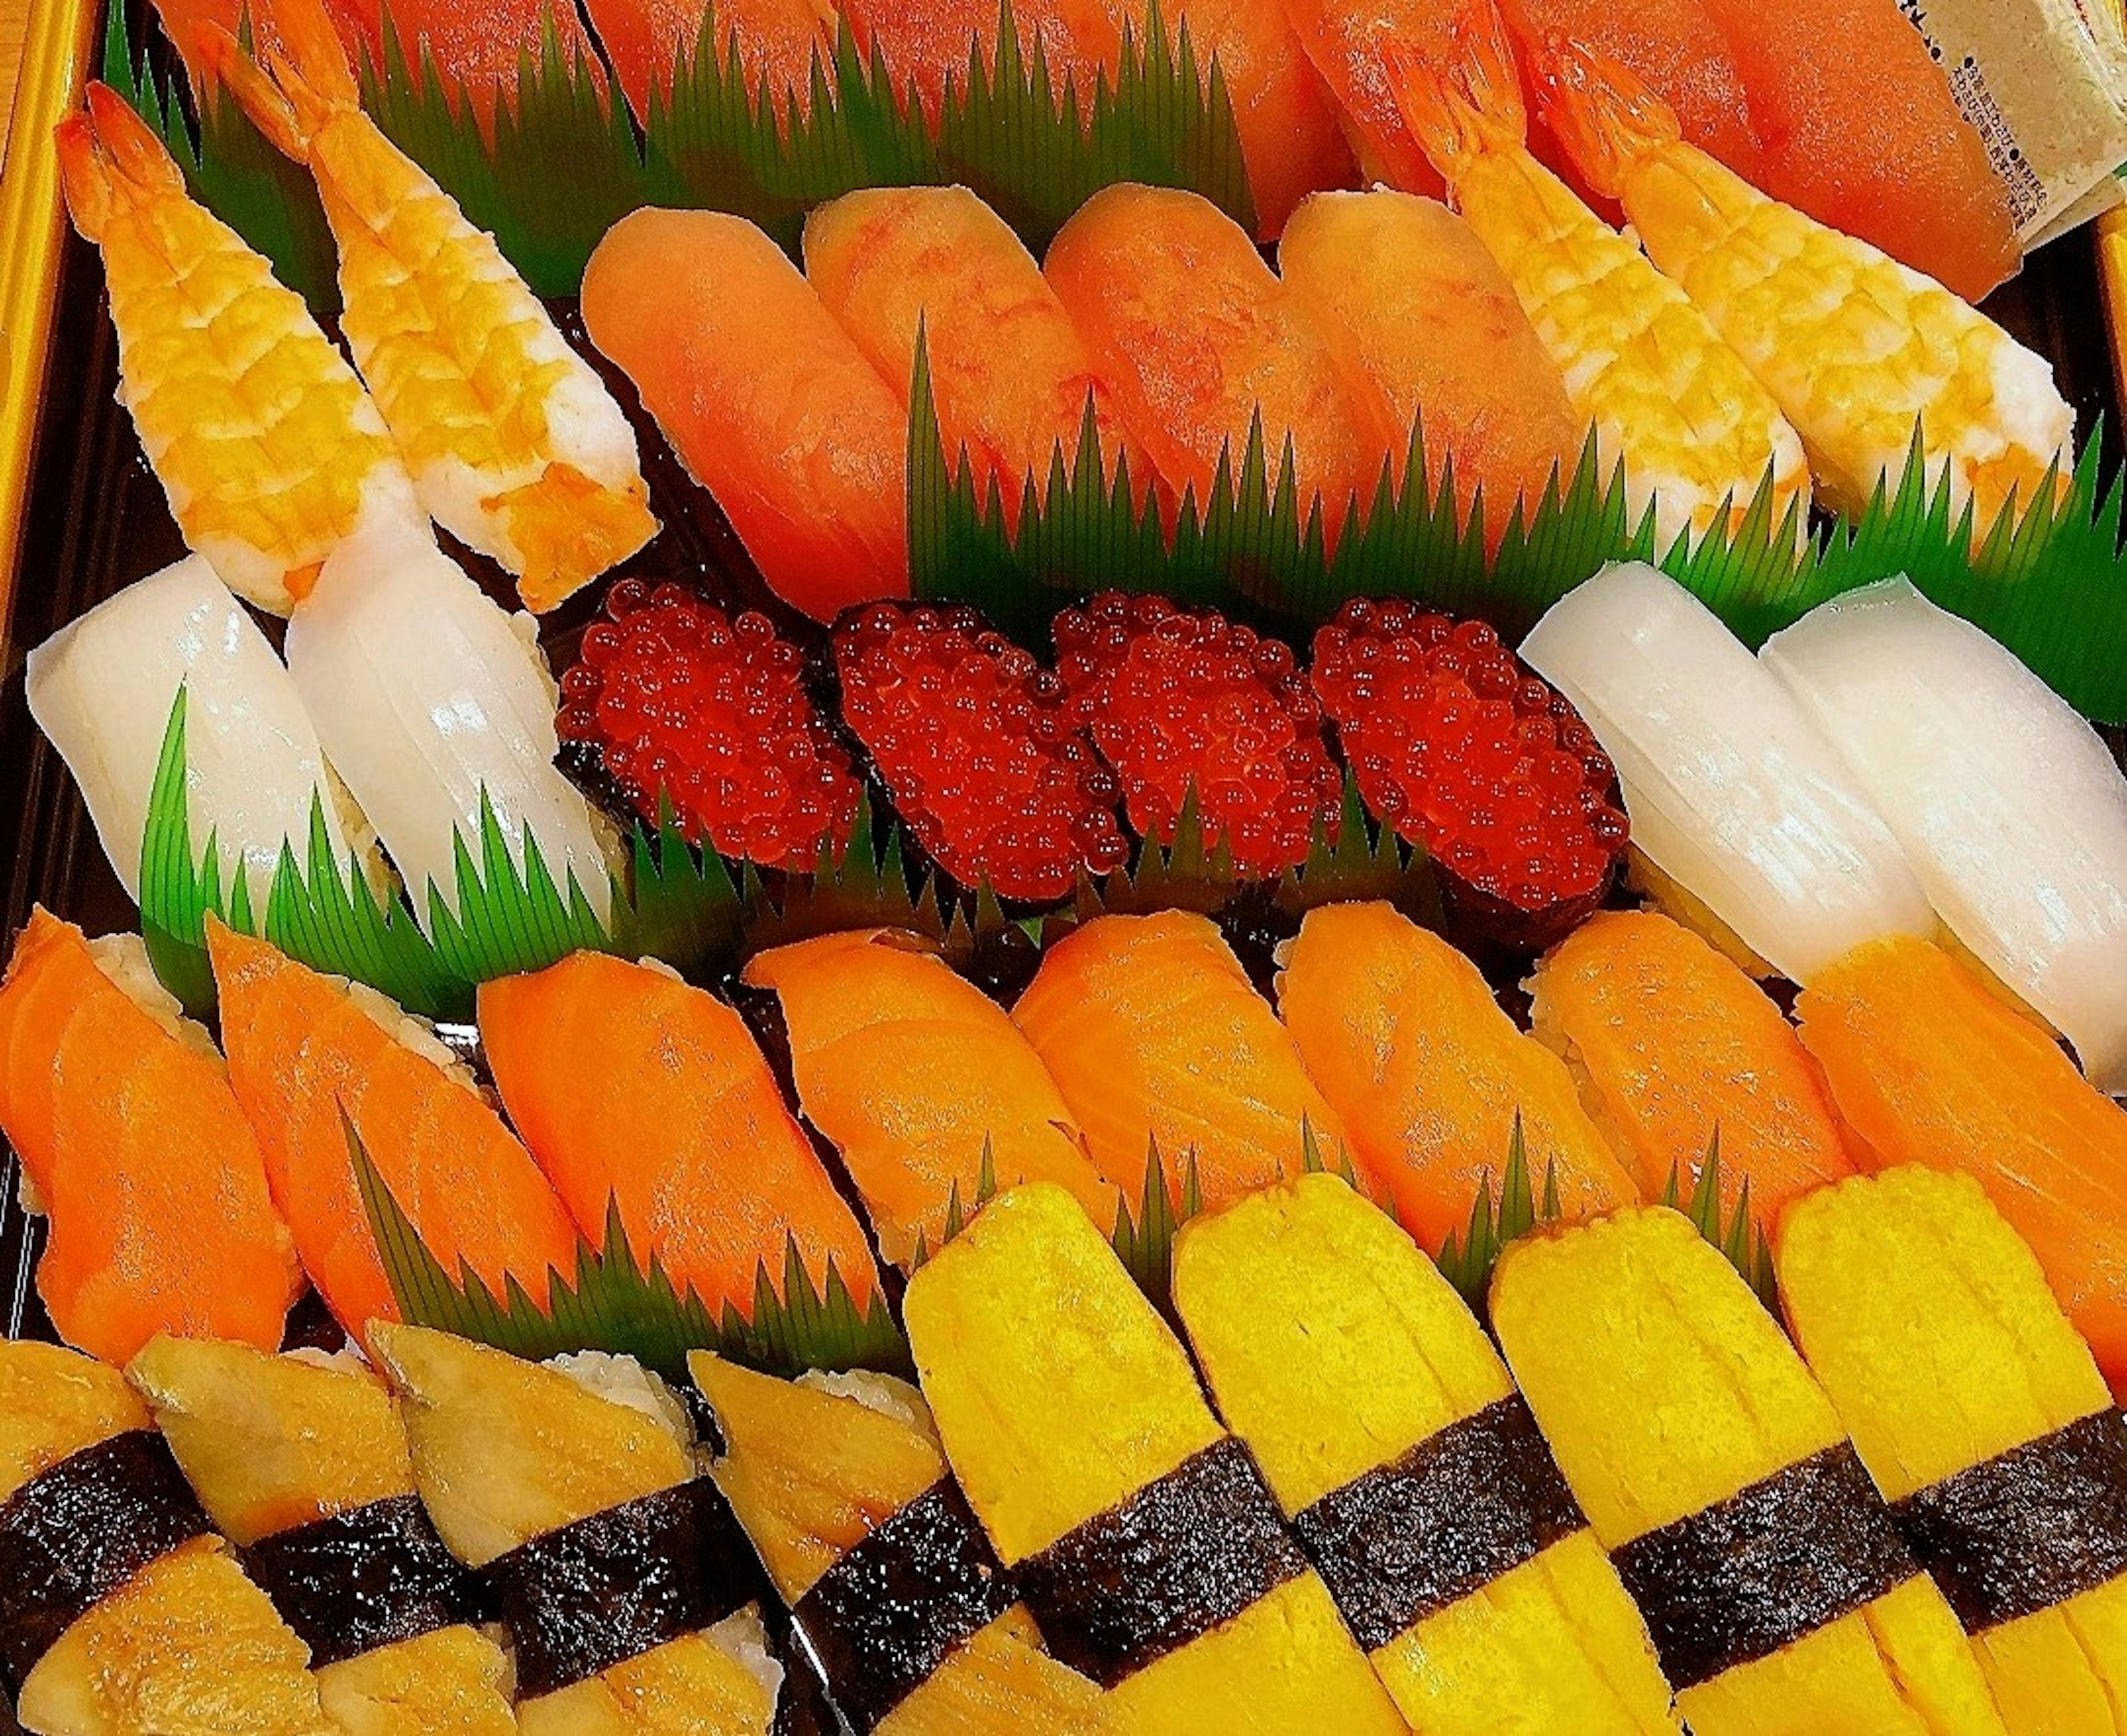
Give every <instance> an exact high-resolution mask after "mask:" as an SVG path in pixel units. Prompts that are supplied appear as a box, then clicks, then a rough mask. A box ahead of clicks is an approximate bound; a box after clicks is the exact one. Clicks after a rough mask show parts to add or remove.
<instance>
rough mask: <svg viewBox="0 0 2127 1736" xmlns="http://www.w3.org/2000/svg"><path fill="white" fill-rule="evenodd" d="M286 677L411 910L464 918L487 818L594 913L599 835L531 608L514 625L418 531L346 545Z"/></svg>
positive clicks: (609, 888) (428, 919) (525, 864)
mask: <svg viewBox="0 0 2127 1736" xmlns="http://www.w3.org/2000/svg"><path fill="white" fill-rule="evenodd" d="M287 652H288V672H289V674H291V675H292V676H293V677H294V678H295V682H296V691H297V692H298V693H301V695H302V698H303V704H304V707H305V709H306V710H307V711H308V712H309V713H310V718H311V721H313V722H315V724H316V726H317V731H318V739H319V740H320V741H321V742H322V743H323V744H324V750H325V756H326V758H327V759H329V761H330V762H331V764H332V767H333V769H334V771H335V772H337V773H339V775H340V776H341V777H343V778H345V779H346V780H347V786H348V789H349V791H351V792H353V797H354V799H355V801H356V802H358V803H359V804H360V805H361V807H362V812H363V813H364V814H366V815H367V816H368V817H369V820H370V821H371V823H372V825H375V826H376V828H377V835H378V836H379V837H380V838H381V839H382V840H383V842H384V848H385V849H386V851H387V852H388V853H389V854H390V855H391V863H392V866H393V867H395V868H397V869H398V871H399V874H400V878H401V879H403V880H404V881H405V883H406V891H407V893H408V896H410V899H411V901H412V903H413V906H414V912H415V918H416V920H419V922H420V924H421V925H422V926H423V927H424V929H431V930H433V925H434V923H435V919H436V914H437V911H438V907H440V908H442V909H443V910H447V911H451V912H452V913H453V914H461V915H462V910H461V906H460V903H459V896H458V894H459V884H458V880H459V864H460V860H461V858H463V859H465V860H466V861H467V862H468V863H470V864H471V867H472V868H473V871H474V872H476V873H478V872H481V863H483V862H484V861H485V860H486V852H485V849H484V847H483V843H482V837H483V833H484V830H485V829H486V825H487V823H488V822H489V821H490V818H491V819H492V821H493V824H494V825H495V827H496V828H497V829H498V830H500V833H501V835H502V840H503V843H504V845H505V849H507V850H508V852H509V857H510V860H511V862H512V863H513V864H514V866H515V868H517V870H518V872H519V873H522V874H527V875H528V874H529V873H530V872H531V869H530V855H529V852H530V850H531V849H532V847H533V845H535V844H536V845H537V846H538V852H539V858H540V860H541V862H542V863H543V864H544V866H545V868H546V871H547V876H548V877H549V878H550V879H551V880H552V883H553V885H554V887H555V888H556V889H557V891H558V892H560V894H561V897H562V899H563V901H565V902H566V903H569V904H571V905H574V904H576V902H578V901H580V902H581V903H582V904H583V905H584V906H585V907H587V908H588V909H589V910H590V912H591V913H592V915H595V916H596V917H597V918H598V919H599V920H600V921H604V920H606V919H607V917H608V916H609V915H610V913H611V911H612V906H613V868H612V866H611V863H609V859H608V856H607V846H608V843H609V839H608V836H607V835H606V834H604V832H602V831H601V830H600V829H599V825H598V824H597V822H596V821H595V820H594V818H593V816H592V813H591V810H590V804H589V803H588V802H585V799H584V797H583V795H582V793H581V792H580V791H579V790H578V789H577V788H576V786H575V785H574V784H572V783H570V782H569V780H568V779H567V778H566V777H564V776H563V775H562V774H561V772H560V771H559V770H558V769H557V768H556V766H555V764H554V756H555V755H556V754H557V752H558V751H559V750H560V748H561V741H560V739H559V737H558V736H557V733H556V731H555V726H554V713H555V707H556V702H557V692H556V689H555V687H554V684H553V681H552V678H551V677H550V676H549V675H548V674H547V666H546V664H545V662H544V661H543V660H542V657H541V655H540V653H539V650H538V645H537V642H536V639H535V638H534V636H533V633H532V631H531V626H530V622H529V620H528V617H517V618H516V619H514V620H513V619H512V617H509V615H507V614H505V613H503V611H502V609H501V608H500V607H499V606H498V605H497V604H495V603H493V602H491V601H490V599H489V598H488V596H487V594H486V593H485V592H484V591H482V590H481V588H480V587H479V586H478V585H476V584H474V583H473V582H472V580H471V579H469V578H467V576H466V575H465V573H464V572H463V571H462V570H460V569H459V568H458V567H457V565H455V564H454V563H453V562H452V561H451V560H450V559H449V558H448V556H445V555H444V554H443V552H442V551H440V550H439V549H438V548H437V547H436V546H435V545H434V544H433V542H429V541H428V540H427V538H426V537H422V538H421V539H419V540H418V541H417V540H414V539H410V538H405V537H398V536H376V537H362V538H361V539H358V540H355V541H351V542H346V543H343V544H342V545H341V546H340V547H339V549H338V550H336V551H334V555H333V556H332V558H331V559H330V560H329V561H327V562H326V563H325V570H324V573H323V574H322V575H320V577H319V579H318V583H317V588H316V589H315V590H314V591H313V592H312V593H311V595H310V600H309V601H308V602H307V603H306V604H305V606H304V608H303V609H302V611H301V613H300V615H299V616H298V617H297V618H296V620H295V621H293V622H291V623H290V625H289V627H288V639H287Z"/></svg>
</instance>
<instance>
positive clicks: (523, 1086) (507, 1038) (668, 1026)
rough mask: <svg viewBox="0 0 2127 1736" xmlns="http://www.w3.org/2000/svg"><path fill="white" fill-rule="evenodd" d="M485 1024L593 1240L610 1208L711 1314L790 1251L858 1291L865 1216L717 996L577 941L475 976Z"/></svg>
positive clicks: (512, 1091) (776, 1268) (779, 1270)
mask: <svg viewBox="0 0 2127 1736" xmlns="http://www.w3.org/2000/svg"><path fill="white" fill-rule="evenodd" d="M480 1028H481V1039H482V1041H483V1043H484V1044H485V1046H486V1051H487V1060H488V1065H489V1066H490V1067H491V1068H493V1070H494V1072H495V1086H496V1089H497V1090H500V1093H501V1094H502V1101H503V1104H504V1105H505V1107H506V1108H507V1109H509V1119H510V1120H511V1122H512V1123H514V1125H515V1127H516V1128H517V1130H518V1132H519V1133H521V1134H522V1135H523V1138H524V1142H525V1143H526V1144H527V1145H528V1146H529V1147H531V1149H532V1152H533V1156H534V1157H537V1158H538V1161H539V1163H540V1165H541V1166H542V1168H543V1169H544V1170H545V1171H546V1172H547V1175H548V1176H549V1177H550V1178H551V1179H552V1181H553V1184H554V1186H555V1187H556V1189H557V1190H558V1191H559V1192H560V1194H561V1199H562V1200H563V1201H564V1202H565V1203H566V1205H567V1207H568V1209H569V1212H570V1213H571V1216H572V1217H573V1218H575V1219H576V1225H577V1227H578V1228H579V1229H580V1230H581V1231H582V1232H583V1233H584V1235H585V1237H586V1238H588V1239H589V1240H590V1241H591V1242H593V1243H595V1244H602V1243H603V1242H604V1239H605V1233H606V1228H607V1222H608V1218H609V1214H610V1213H613V1212H614V1211H616V1210H617V1211H618V1213H619V1214H620V1223H621V1227H622V1228H623V1230H624V1231H625V1232H627V1235H628V1242H629V1245H630V1246H632V1248H633V1250H634V1251H635V1253H636V1256H637V1258H638V1259H640V1260H642V1261H643V1262H644V1264H645V1265H647V1263H648V1261H649V1260H650V1258H651V1256H655V1257H656V1260H657V1261H658V1263H659V1264H660V1265H661V1266H662V1267H663V1269H664V1271H665V1275H666V1277H668V1278H669V1279H670V1280H672V1283H673V1284H674V1285H675V1286H676V1287H677V1288H679V1289H680V1290H681V1291H682V1292H683V1293H684V1292H685V1291H686V1290H689V1289H692V1290H693V1291H694V1293H695V1294H697V1295H698V1296H699V1297H700V1298H702V1300H703V1302H705V1303H708V1306H709V1308H711V1310H712V1311H713V1312H715V1313H721V1312H722V1309H723V1308H725V1307H726V1306H727V1305H728V1306H730V1307H732V1308H737V1311H738V1313H740V1314H741V1316H742V1317H746V1318H749V1319H750V1318H751V1317H752V1313H753V1308H754V1298H755V1297H756V1294H757V1289H758V1286H759V1284H760V1282H761V1281H762V1280H763V1279H764V1278H765V1280H766V1281H767V1283H768V1284H769V1286H770V1288H771V1289H773V1290H774V1291H775V1293H776V1294H778V1295H781V1294H783V1289H784V1279H785V1271H784V1265H785V1257H786V1255H787V1254H788V1252H789V1251H790V1250H791V1249H792V1248H795V1250H796V1251H797V1253H798V1256H799V1258H800V1259H802V1260H803V1262H804V1265H805V1270H806V1272H807V1273H808V1275H809V1276H810V1278H811V1280H812V1283H813V1284H815V1285H817V1286H818V1287H820V1289H822V1293H823V1294H824V1292H825V1290H826V1288H827V1284H829V1283H830V1281H831V1279H832V1278H833V1276H834V1275H836V1274H839V1275H840V1277H841V1283H842V1284H844V1285H846V1287H847V1288H848V1290H849V1294H850V1299H851V1300H852V1301H853V1302H855V1304H856V1306H857V1308H858V1309H859V1311H860V1312H861V1311H862V1310H863V1309H864V1308H865V1307H866V1306H867V1305H868V1304H869V1303H870V1301H871V1299H872V1298H873V1296H874V1294H875V1292H876V1291H877V1289H878V1287H879V1271H878V1267H877V1265H876V1264H875V1263H874V1260H873V1258H872V1253H871V1249H870V1246H869V1244H868V1243H867V1242H865V1235H864V1229H863V1227H862V1226H861V1225H860V1223H858V1222H857V1220H856V1216H855V1213H853V1212H851V1211H850V1209H849V1207H848V1205H847V1204H845V1203H844V1201H843V1199H842V1198H841V1195H840V1194H837V1193H836V1191H835V1185H834V1183H833V1181H832V1180H831V1179H830V1178H829V1177H828V1175H827V1171H826V1170H824V1169H823V1168H822V1167H821V1165H820V1160H819V1157H817V1154H815V1152H813V1150H812V1144H811V1142H809V1141H808V1139H807V1138H806V1137H805V1133H804V1130H803V1128H800V1127H799V1126H798V1123H796V1122H795V1121H794V1120H793V1119H791V1114H790V1111H789V1109H786V1108H785V1107H784V1103H783V1095H782V1092H781V1091H780V1090H779V1088H778V1087H777V1085H776V1082H775V1075H774V1073H772V1072H771V1071H770V1069H769V1065H768V1061H767V1057H765V1056H764V1055H763V1054H762V1053H761V1052H760V1046H759V1045H758V1044H757V1043H755V1041H754V1040H753V1034H752V1033H751V1031H749V1030H748V1029H746V1021H745V1020H744V1019H741V1017H740V1016H739V1015H738V1014H737V1012H735V1011H733V1010H732V1008H731V1007H729V1006H727V1005H725V1004H724V1003H723V1002H722V1001H721V1000H718V999H717V997H716V996H713V995H712V994H710V993H709V992H708V991H707V990H704V989H698V988H692V987H689V986H688V985H687V984H685V983H684V982H680V979H679V978H678V977H677V976H676V975H674V974H672V973H670V972H668V971H667V970H666V969H665V968H664V967H661V966H653V965H651V964H647V963H645V964H634V963H629V962H628V961H627V960H625V959H620V958H608V957H606V956H605V955H604V954H603V953H576V954H575V955H574V956H573V957H571V958H565V959H563V960H562V961H561V963H559V964H557V965H553V966H551V967H548V968H547V969H546V970H543V971H540V972H536V973H535V974H533V975H530V976H523V977H500V978H498V979H497V980H495V981H494V982H488V983H484V984H482V985H481V991H480Z"/></svg>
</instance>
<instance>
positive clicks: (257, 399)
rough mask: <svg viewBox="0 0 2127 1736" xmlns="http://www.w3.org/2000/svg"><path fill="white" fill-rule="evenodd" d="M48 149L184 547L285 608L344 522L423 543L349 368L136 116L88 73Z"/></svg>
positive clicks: (347, 527) (252, 595)
mask: <svg viewBox="0 0 2127 1736" xmlns="http://www.w3.org/2000/svg"><path fill="white" fill-rule="evenodd" d="M58 149H59V168H60V171H61V174H62V177H63V178H64V184H65V187H66V196H67V206H68V209H69V210H70V211H71V212H72V213H73V221H74V226H75V227H76V228H77V229H79V230H80V231H81V232H82V234H83V235H84V236H86V237H87V238H88V239H90V240H91V241H93V242H95V243H96V244H97V247H98V248H100V249H101V250H102V255H103V273H104V281H105V282H106V283H107V286H109V291H110V302H111V324H113V325H114V326H116V328H117V330H118V374H119V380H120V383H121V391H122V394H123V396H124V399H125V401H126V408H127V409H128V410H129V411H130V412H131V414H132V417H133V425H134V427H135V428H136V429H137V430H138V431H139V433H140V443H141V445H142V446H143V447H145V448H146V450H147V454H148V461H149V465H150V466H153V468H154V472H155V475H156V476H157V478H158V479H159V480H160V481H161V483H162V485H163V492H164V493H165V494H168V496H169V501H170V511H171V512H172V513H173V515H175V517H176V518H177V521H178V528H179V529H180V530H182V532H184V535H185V542H187V545H189V546H190V547H191V548H192V552H193V553H195V554H197V555H200V556H204V557H205V558H206V561H208V563H209V564H210V565H212V566H213V568H214V570H215V571H216V573H217V574H218V575H220V578H221V580H222V582H223V583H224V584H226V585H228V586H229V588H230V589H231V590H233V591H234V592H235V593H236V594H238V595H239V596H240V597H243V598H245V600H247V601H248V602H251V603H256V604H257V605H258V607H259V608H263V609H266V610H268V611H270V612H271V613H274V614H277V615H285V614H287V613H288V612H289V611H290V610H291V609H292V608H295V606H296V604H297V603H300V602H301V601H302V600H303V598H306V597H307V596H308V595H309V594H310V589H311V587H312V586H313V585H315V584H316V583H317V580H318V575H319V571H320V568H321V567H322V566H323V565H324V561H325V557H326V556H329V554H331V553H332V551H334V549H335V548H336V547H338V546H339V544H340V543H341V542H343V541H344V540H345V539H346V538H348V537H351V536H353V534H354V533H355V532H356V531H358V530H362V529H371V528H377V527H394V528H396V529H397V530H399V531H400V532H402V533H404V534H405V535H406V536H408V537H415V538H425V537H427V536H428V535H429V525H428V514H427V513H424V511H422V509H421V506H420V504H419V501H418V500H417V499H415V492H414V483H413V479H412V478H411V477H410V476H409V475H407V473H406V467H405V465H404V464H403V463H402V462H401V461H400V456H399V451H398V448H397V447H396V446H395V445H394V444H393V443H392V439H391V433H390V431H389V430H388V429H387V428H386V427H385V425H384V419H383V417H382V416H381V415H380V414H378V413H377V405H376V404H374V403H373V402H372V401H371V399H370V396H369V394H368V393H367V392H366V391H364V390H362V382H361V381H359V380H358V379H357V378H356V377H355V373H354V370H353V368H351V367H348V364H347V362H346V361H345V360H344V359H343V357H341V355H340V352H339V351H338V350H337V349H335V348H334V347H333V345H332V342H331V340H330V339H329V338H327V337H326V336H325V334H324V333H323V332H322V331H320V329H318V324H317V322H316V321H315V319H312V318H311V317H310V310H309V309H308V308H307V307H306V306H305V305H303V300H302V298H301V296H298V295H296V293H295V291H292V290H291V289H287V288H286V287H284V286H282V284H281V283H279V282H278V281H276V279H275V278H274V276H273V270H272V266H271V265H270V264H268V263H267V261H266V259H265V258H264V257H263V255H261V254H259V253H254V252H253V250H252V249H251V248H249V247H248V246H247V245H245V244H244V240H243V239H242V238H241V237H239V235H238V234H236V232H235V231H234V229H230V227H229V226H228V225H225V224H224V223H223V222H222V221H221V220H220V219H219V218H218V217H216V216H215V215H213V214H212V213H211V212H210V211H209V210H207V209H206V206H203V205H201V204H200V203H198V202H197V201H196V200H194V199H193V198H192V195H191V194H190V193H189V192H187V191H186V188H185V178H184V173H183V172H182V170H181V169H180V168H178V164H177V161H176V159H175V158H173V157H172V156H171V155H170V154H169V152H168V149H166V148H165V147H164V145H163V141H162V140H160V139H159V138H157V137H156V136H155V135H154V132H153V131H152V130H150V129H149V125H148V124H147V122H145V121H143V120H142V119H141V118H140V116H138V115H136V114H135V113H134V112H133V111H132V110H131V109H130V108H128V107H127V106H126V102H125V100H124V99H123V98H122V97H120V96H119V95H118V93H117V92H116V91H113V90H111V88H109V87H107V86H106V85H102V84H94V83H92V84H91V85H90V86H89V88H88V107H87V109H86V111H84V112H83V113H82V114H80V115H78V116H75V117H74V118H73V120H71V121H67V122H66V123H65V124H64V125H62V126H61V127H60V129H59V140H58ZM234 356H242V357H244V358H245V362H246V365H245V366H244V367H240V368H239V367H231V366H230V361H229V358H230V357H234Z"/></svg>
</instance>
